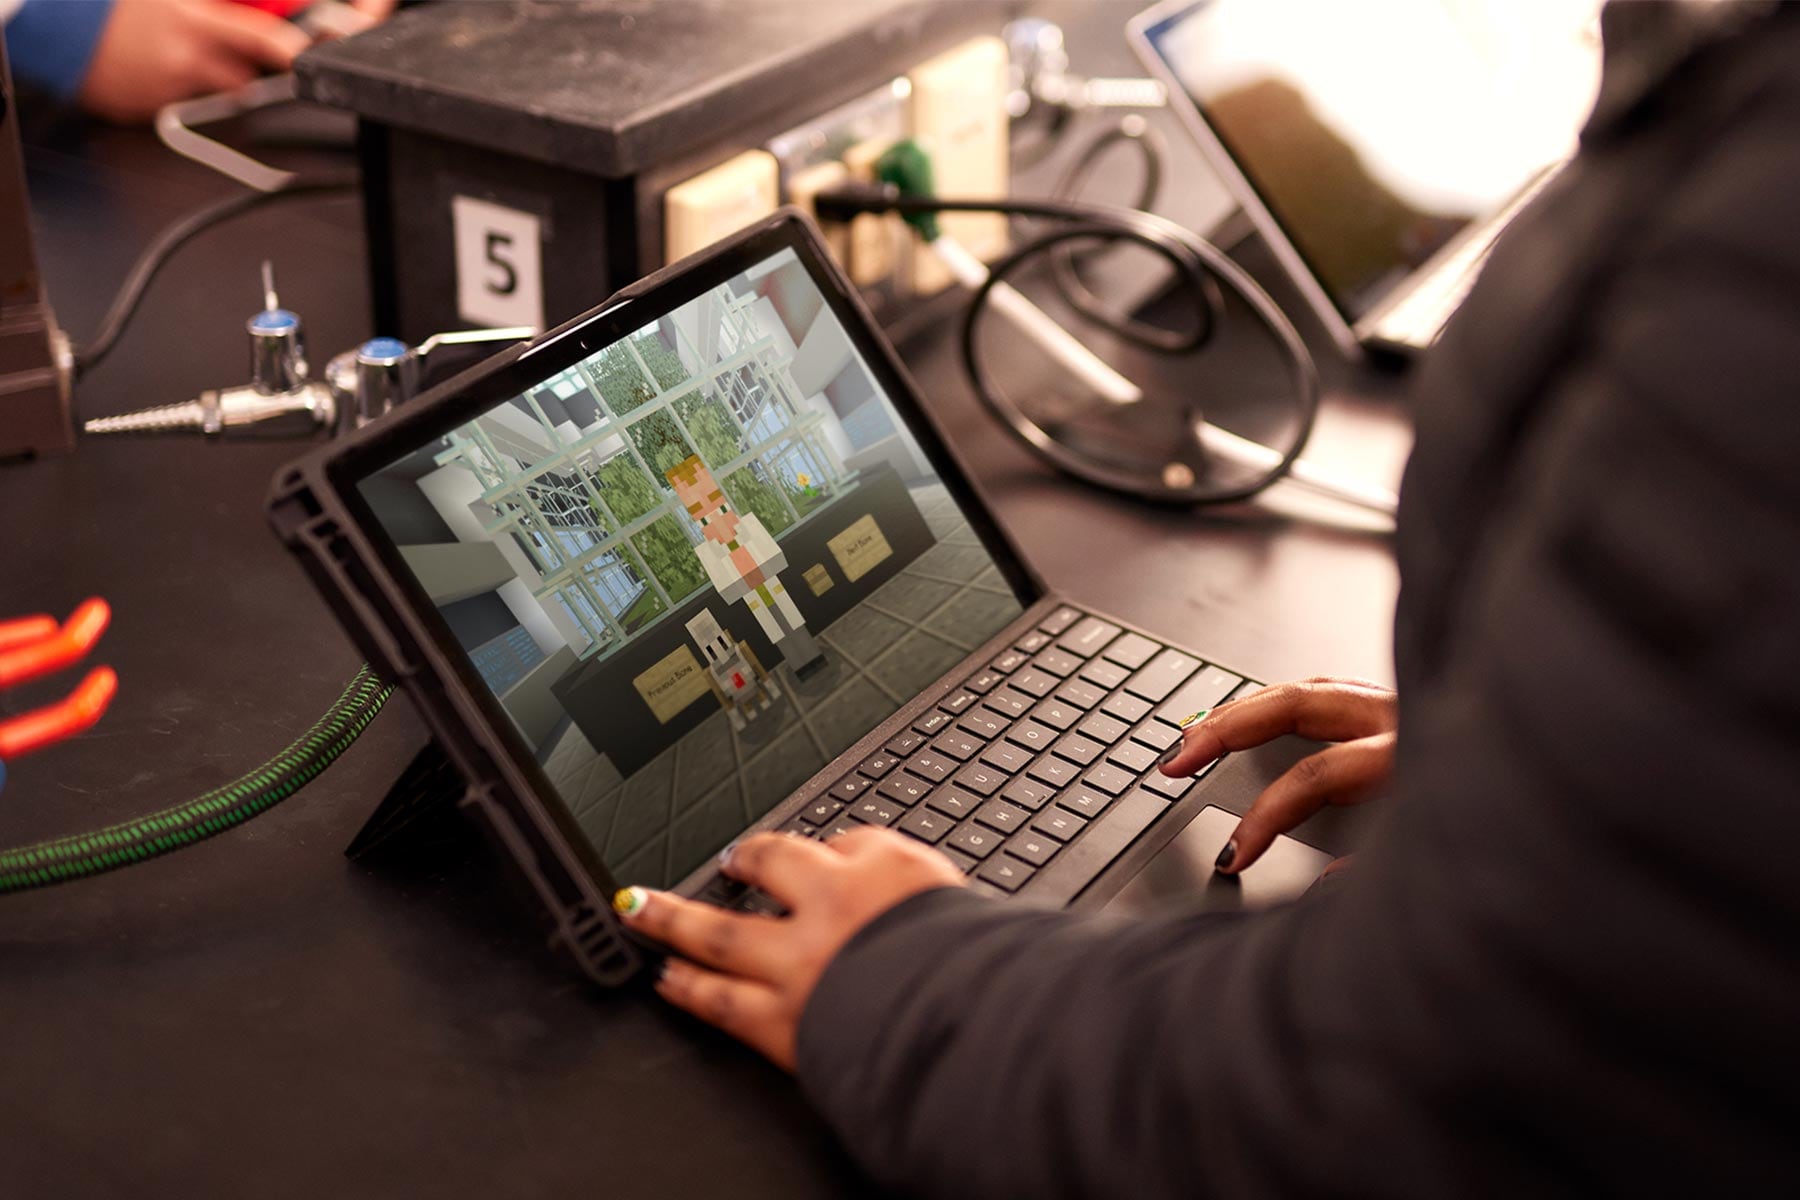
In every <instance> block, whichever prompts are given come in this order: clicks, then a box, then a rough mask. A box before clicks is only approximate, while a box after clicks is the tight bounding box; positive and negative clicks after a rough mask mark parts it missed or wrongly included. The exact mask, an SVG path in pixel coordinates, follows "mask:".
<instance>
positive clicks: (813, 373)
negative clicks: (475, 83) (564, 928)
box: [358, 249, 1022, 886]
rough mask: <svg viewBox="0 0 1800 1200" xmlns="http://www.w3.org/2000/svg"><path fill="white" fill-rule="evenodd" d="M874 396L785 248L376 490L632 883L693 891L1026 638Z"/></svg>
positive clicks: (425, 455)
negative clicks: (700, 874)
mask: <svg viewBox="0 0 1800 1200" xmlns="http://www.w3.org/2000/svg"><path fill="white" fill-rule="evenodd" d="M526 361H529V360H526ZM877 378H878V376H877V375H875V374H874V373H872V372H871V371H870V370H869V367H868V364H867V363H866V362H865V361H864V360H863V358H862V356H861V354H860V353H859V352H858V351H857V349H856V346H855V343H854V342H853V340H852V339H851V338H850V337H848V336H847V334H846V332H845V329H844V326H843V324H842V323H841V322H840V320H839V319H838V317H837V315H836V314H835V313H834V311H833V309H832V307H831V306H830V305H829V304H827V303H826V301H825V296H824V294H823V292H822V291H821V289H820V287H819V285H818V283H817V281H816V280H815V279H814V277H813V275H812V274H811V273H810V271H809V270H808V269H807V267H806V265H805V264H804V262H803V261H802V260H801V259H800V258H799V257H798V256H797V255H796V254H795V253H794V251H793V250H792V249H783V250H781V251H779V252H777V253H775V254H774V255H772V256H771V257H769V258H767V259H765V260H763V261H761V262H759V263H757V264H756V265H755V266H753V267H752V268H750V269H749V270H746V271H744V272H743V273H742V274H740V275H738V276H736V277H735V278H733V279H731V280H729V281H728V282H726V283H724V284H721V285H719V286H717V287H715V288H712V289H711V290H709V291H706V292H704V293H702V294H701V295H700V296H699V297H698V298H697V299H694V300H692V301H690V302H688V303H686V304H683V305H681V306H680V307H678V308H676V309H674V310H673V311H671V312H668V313H666V314H664V315H662V316H661V317H659V318H658V319H657V320H655V321H654V322H651V323H648V324H645V325H644V326H643V327H642V328H640V329H638V330H636V331H635V332H633V333H630V334H629V335H627V336H625V337H623V338H621V339H620V340H618V341H616V342H614V343H612V344H610V345H607V346H605V347H603V348H601V349H600V350H598V351H597V352H596V353H594V354H592V355H590V356H589V357H587V358H586V359H584V360H582V361H581V362H579V363H577V364H575V365H574V366H573V367H571V368H569V369H567V370H561V371H558V372H556V373H555V374H553V375H551V376H550V377H548V378H545V379H542V380H540V381H538V382H537V383H536V384H535V385H534V386H531V387H529V388H527V389H525V390H524V391H523V392H521V393H520V394H519V395H517V396H514V397H512V398H510V399H508V400H506V401H504V402H502V403H500V404H498V405H496V406H495V407H493V408H492V409H490V410H488V411H487V412H485V413H483V414H481V415H480V416H478V417H476V418H475V419H473V420H471V421H468V422H467V423H465V424H463V425H461V426H459V427H458V428H456V429H454V430H453V431H451V432H450V433H449V434H448V435H447V436H446V437H444V438H442V439H440V440H438V441H436V442H434V443H433V444H431V445H430V446H428V447H426V448H424V449H422V450H419V451H416V452H414V453H412V454H410V455H408V456H406V457H405V458H403V459H401V460H400V461H398V462H394V463H392V464H390V465H389V466H387V467H386V468H384V469H383V470H381V471H378V472H376V473H374V474H373V475H370V476H369V477H367V478H366V479H364V480H363V481H362V482H361V483H360V484H359V485H358V486H359V489H360V491H361V493H362V496H363V498H364V500H365V501H366V502H367V504H368V505H369V507H370V508H371V510H372V511H373V512H374V514H375V516H376V519H377V521H378V522H379V523H380V525H381V526H382V528H383V529H384V530H385V531H386V533H387V534H388V536H389V537H390V538H391V539H392V540H393V542H394V543H395V545H396V546H397V547H398V550H399V554H400V557H401V558H402V559H403V560H404V562H405V564H406V566H407V567H408V568H409V569H410V570H411V572H412V574H413V575H414V577H415V578H416V579H417V581H418V583H419V585H420V587H421V588H422V589H423V590H424V591H425V593H426V594H427V595H429V596H430V598H431V600H432V602H433V603H434V604H435V605H436V606H437V608H438V611H439V612H440V613H441V614H442V616H443V618H444V620H445V623H446V624H447V625H448V626H449V628H450V630H451V632H452V633H453V634H454V636H455V638H456V640H457V642H458V643H459V644H460V645H461V646H462V648H463V649H464V650H465V651H466V652H467V654H468V657H469V660H470V662H471V664H472V667H473V671H474V672H475V673H476V674H477V675H478V676H479V678H480V679H481V680H482V681H483V682H484V683H485V684H486V686H487V687H488V688H489V689H491V690H492V691H493V693H494V695H495V696H496V697H497V698H498V700H499V703H500V706H501V707H502V708H503V709H504V710H505V712H506V713H507V715H508V716H509V717H510V718H511V720H512V721H513V723H514V724H515V725H516V726H517V728H518V730H519V732H520V734H522V735H523V737H524V739H525V741H526V742H527V743H528V744H529V745H530V746H531V747H533V749H534V750H535V752H536V754H537V757H538V761H539V762H540V763H541V764H542V766H543V769H544V772H545V774H546V775H547V776H548V777H549V779H550V780H551V782H552V783H553V784H554V786H555V788H556V790H557V793H558V794H559V796H560V797H561V799H562V802H563V803H564V804H565V805H566V806H567V807H568V809H569V811H570V813H571V814H572V815H573V817H574V818H575V820H576V822H577V823H578V824H579V825H580V827H581V829H582V831H583V832H584V833H585V835H586V836H587V838H588V839H589V841H590V842H591V843H592V845H593V847H594V849H595V850H596V851H597V852H598V854H599V856H600V857H601V859H602V860H603V861H604V862H605V863H606V864H607V866H608V867H609V868H610V869H611V870H612V872H613V874H614V875H615V876H616V877H617V878H619V879H621V880H625V881H629V882H632V883H643V884H649V885H653V886H668V885H671V884H674V883H676V882H678V881H680V880H681V879H682V878H684V877H685V876H687V875H688V874H689V873H690V872H692V871H693V870H694V869H695V868H697V867H699V866H701V865H702V864H704V863H706V862H708V861H709V859H710V858H711V856H712V855H713V854H714V853H715V852H716V851H718V850H719V848H720V847H722V846H723V845H724V844H725V843H726V842H728V841H729V840H730V839H731V838H733V837H735V836H736V835H737V834H738V833H740V832H741V831H742V830H743V829H744V828H745V827H746V826H747V825H749V824H750V823H751V822H753V821H754V820H756V819H757V818H758V817H760V816H762V815H763V814H764V813H766V812H768V811H769V810H770V809H771V808H772V807H774V806H775V805H776V804H777V803H779V802H780V801H781V800H783V799H785V798H786V797H787V796H788V795H789V794H790V793H791V792H792V791H793V790H794V789H795V788H796V787H798V786H799V785H800V784H801V783H803V782H805V781H806V780H807V779H808V778H809V777H810V776H812V775H813V774H814V773H815V772H817V771H818V770H819V769H820V768H821V767H823V766H824V765H825V764H826V763H827V762H829V761H830V760H831V759H833V758H835V757H836V756H837V755H838V754H840V753H842V752H843V751H844V750H846V749H848V748H849V747H850V746H851V745H852V744H853V743H855V742H856V741H857V740H858V739H859V738H861V737H862V736H863V735H865V734H866V733H868V732H869V731H870V730H872V729H873V728H874V727H875V726H876V725H878V724H880V723H881V722H882V721H884V720H885V719H887V718H888V717H889V716H891V715H892V714H893V713H894V712H895V711H897V710H898V709H899V708H900V707H901V706H902V705H903V704H905V703H906V702H908V701H909V700H911V699H913V698H914V697H915V696H916V695H917V694H918V693H919V692H920V691H921V690H923V689H924V688H925V687H926V686H927V685H928V684H930V683H932V682H933V681H934V680H936V679H937V678H939V677H940V676H941V675H943V673H944V672H946V671H948V670H949V669H950V668H951V667H953V666H954V665H956V664H957V663H958V662H959V661H961V660H962V659H963V658H964V657H966V656H967V655H968V653H969V652H970V651H971V650H973V649H975V648H976V647H978V646H979V645H981V644H982V643H983V642H985V641H987V640H988V639H989V638H991V637H992V636H993V635H995V634H996V633H998V632H999V631H1000V630H1001V629H1003V628H1004V627H1005V626H1006V625H1007V624H1009V623H1010V622H1012V621H1013V620H1014V619H1015V618H1017V617H1018V616H1019V615H1020V613H1021V611H1022V606H1021V604H1020V601H1019V599H1018V597H1017V596H1016V595H1015V593H1014V591H1013V589H1012V587H1011V586H1009V584H1008V583H1007V582H1006V580H1005V579H1004V578H1003V577H1002V575H1001V573H1000V571H999V569H998V568H997V566H996V564H995V560H994V558H993V556H992V555H991V554H990V553H989V552H988V550H987V549H986V548H985V546H984V545H983V544H982V542H981V540H980V538H979V537H978V536H977V535H976V533H975V532H974V530H973V529H972V528H971V526H970V524H969V520H968V516H967V514H966V513H965V512H964V511H963V509H962V508H961V507H960V506H959V504H958V503H957V502H956V500H955V499H954V498H953V497H952V494H951V493H950V491H948V490H947V489H946V488H945V487H944V485H943V483H942V482H941V481H940V480H939V478H938V476H937V474H936V473H935V471H934V469H933V468H932V466H931V464H930V461H929V460H928V458H927V457H926V455H925V454H924V453H922V452H921V449H920V447H919V444H918V442H917V441H916V440H915V439H914V436H913V434H912V433H911V432H910V431H909V429H908V428H907V425H906V423H905V421H904V420H903V419H902V417H901V414H900V412H899V411H898V410H897V409H896V408H895V406H894V404H893V403H892V402H891V400H890V399H889V397H888V396H887V395H886V394H885V393H884V392H883V390H882V389H881V387H880V386H879V384H878V383H877Z"/></svg>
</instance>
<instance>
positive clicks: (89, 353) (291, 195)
mask: <svg viewBox="0 0 1800 1200" xmlns="http://www.w3.org/2000/svg"><path fill="white" fill-rule="evenodd" d="M358 178H359V176H357V175H356V174H355V173H354V172H349V173H345V174H341V175H323V176H319V177H317V178H311V179H296V180H294V181H293V182H291V183H289V184H287V185H286V186H285V187H282V188H279V189H277V190H275V191H272V192H244V193H242V194H239V195H234V196H227V197H225V198H224V199H223V200H217V201H214V202H213V203H211V204H208V205H206V206H204V207H202V208H197V209H195V210H194V211H193V212H191V213H188V214H187V215H186V216H184V217H180V218H178V219H177V220H175V221H174V222H172V223H170V224H169V225H167V226H165V227H164V228H163V230H162V232H160V233H158V234H157V235H156V237H155V238H154V239H152V240H151V242H150V244H149V245H148V246H146V247H144V251H143V253H142V254H140V255H138V259H137V261H136V262H135V263H133V264H132V266H131V270H130V271H129V272H127V273H126V276H125V281H124V282H123V283H121V284H120V285H119V292H118V295H117V296H115V297H114V298H113V302H112V305H111V307H109V308H108V309H107V310H106V315H105V316H104V317H102V318H101V319H100V327H99V328H98V329H96V330H95V331H94V335H93V336H92V337H91V338H89V339H88V340H87V341H86V342H84V343H83V344H82V345H80V346H77V347H76V348H75V351H74V357H75V375H76V378H80V377H81V376H82V375H85V374H87V372H89V371H91V370H93V369H94V367H95V366H96V365H98V364H99V362H100V360H101V359H103V358H105V357H106V355H107V353H108V352H109V351H111V350H112V348H113V346H114V345H115V344H116V343H117V342H118V340H119V335H120V334H122V333H124V332H125V326H126V325H128V324H130V322H131V318H132V317H133V316H135V315H136V314H137V310H138V305H139V304H140V303H142V301H143V299H144V292H145V290H146V289H148V288H149V286H150V281H151V280H153V279H155V278H156V273H157V272H158V271H160V270H162V268H163V265H164V264H165V263H167V262H168V261H169V258H170V257H171V256H172V255H173V254H174V253H175V251H177V250H179V249H180V248H181V247H182V245H183V244H185V243H186V242H187V241H188V240H189V239H190V238H192V237H193V236H194V235H195V234H198V233H202V232H204V231H205V230H208V229H211V228H212V227H213V226H214V225H217V224H219V223H220V222H222V221H227V220H230V219H231V218H232V217H235V216H238V215H240V214H242V213H246V212H249V211H250V210H251V209H253V208H261V207H262V206H263V205H265V204H275V203H279V202H281V201H284V200H294V199H299V198H301V197H305V196H317V195H319V194H321V193H330V192H348V191H353V190H355V188H356V186H357V181H358Z"/></svg>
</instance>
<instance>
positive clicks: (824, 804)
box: [800, 796, 844, 825]
mask: <svg viewBox="0 0 1800 1200" xmlns="http://www.w3.org/2000/svg"><path fill="white" fill-rule="evenodd" d="M843 811H844V802H843V801H841V800H833V799H832V798H831V797H830V796H820V797H819V798H818V799H817V800H814V801H813V802H812V803H811V804H809V805H808V806H807V807H805V808H803V809H801V810H800V816H801V818H802V819H804V820H807V821H810V822H812V823H813V824H814V825H829V824H831V819H832V818H833V817H835V816H837V815H838V814H839V813H841V812H843Z"/></svg>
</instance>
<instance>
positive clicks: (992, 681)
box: [963, 667, 1005, 696]
mask: <svg viewBox="0 0 1800 1200" xmlns="http://www.w3.org/2000/svg"><path fill="white" fill-rule="evenodd" d="M1004 678H1005V676H1003V675H1001V674H1000V672H998V671H996V670H994V669H993V668H992V667H989V668H988V669H987V670H985V671H977V672H976V673H975V674H973V675H971V676H969V677H968V679H966V680H964V681H963V686H964V687H966V688H968V689H969V690H970V691H971V692H974V693H975V694H976V695H977V696H985V695H987V694H988V693H989V692H991V691H993V690H994V689H995V688H997V687H999V686H1000V681H1001V680H1002V679H1004Z"/></svg>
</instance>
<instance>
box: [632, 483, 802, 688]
mask: <svg viewBox="0 0 1800 1200" xmlns="http://www.w3.org/2000/svg"><path fill="white" fill-rule="evenodd" d="M667 478H668V480H669V484H670V486H672V487H673V488H674V489H675V495H676V497H677V498H678V499H679V500H680V501H681V502H682V503H683V504H684V505H686V506H687V510H688V512H689V513H690V514H691V515H692V516H693V518H694V520H696V521H698V522H700V532H701V534H702V535H703V536H702V537H701V540H700V544H699V545H698V546H695V547H694V554H695V556H696V557H698V558H699V559H700V565H701V566H703V567H705V568H706V574H707V577H708V578H710V579H711V580H712V584H713V587H714V588H716V589H718V593H719V595H721V596H723V597H724V598H725V601H726V603H728V604H732V603H736V602H737V601H739V600H742V601H743V602H744V603H745V605H747V606H748V607H749V609H750V612H751V614H752V615H753V616H755V618H756V623H757V624H758V625H760V626H762V631H763V633H764V634H765V635H766V636H767V637H768V639H769V640H770V641H771V642H774V643H775V647H776V649H778V650H780V651H781V656H782V657H783V658H785V659H786V660H787V661H788V664H789V665H790V666H792V667H793V668H794V674H796V675H798V676H799V677H800V678H802V679H805V678H806V677H807V676H809V675H811V674H813V673H814V672H816V671H819V670H822V669H823V668H824V666H825V656H824V655H823V654H821V653H819V644H818V643H817V642H815V641H813V637H812V634H810V633H808V632H807V631H806V622H805V621H804V620H802V619H801V617H800V610H799V609H798V608H795V607H794V601H793V599H792V598H791V597H790V596H789V595H788V594H787V588H785V587H783V586H782V583H781V575H780V573H781V572H782V571H785V570H787V556H786V555H784V554H782V552H781V547H780V546H778V545H776V544H775V539H774V538H772V537H770V536H769V531H768V530H767V529H765V528H763V523H762V520H761V519H760V518H759V517H757V515H756V514H755V513H742V514H740V513H735V512H732V511H731V504H730V503H729V502H728V501H727V500H726V499H725V493H724V492H723V491H722V490H720V488H719V484H718V481H717V480H715V479H714V478H713V477H712V472H711V471H709V470H707V469H706V464H705V463H703V462H701V461H700V456H699V455H691V456H689V457H688V458H686V459H684V460H683V461H681V462H679V463H677V464H676V465H675V467H674V468H673V469H672V470H670V471H669V472H668V475H667Z"/></svg>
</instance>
